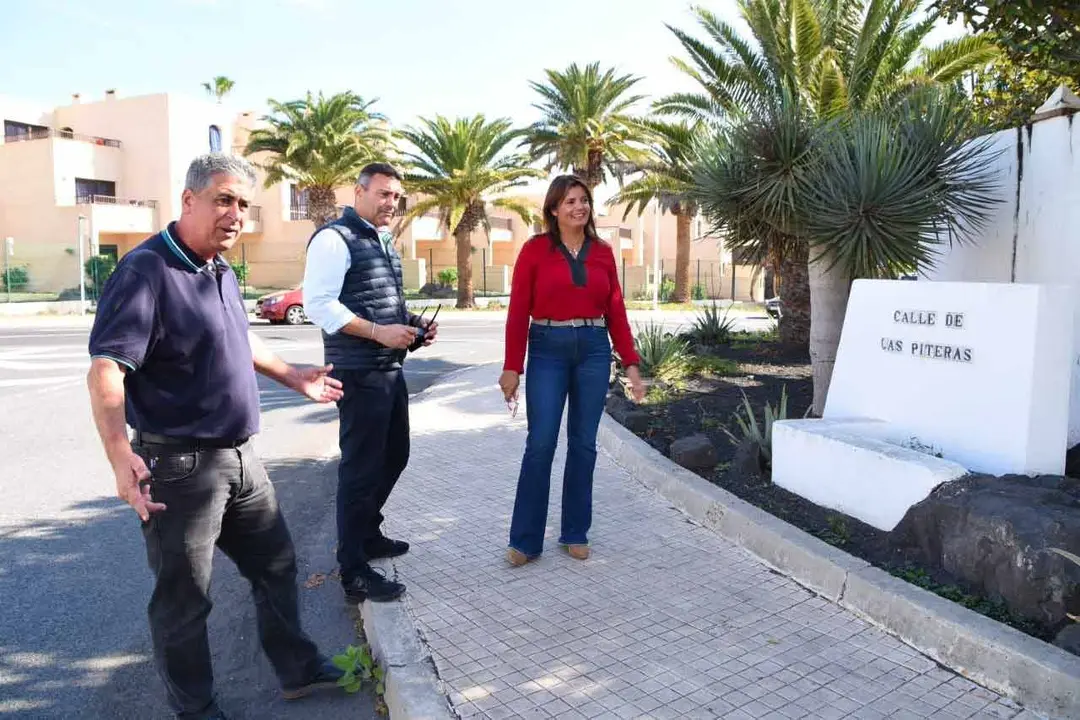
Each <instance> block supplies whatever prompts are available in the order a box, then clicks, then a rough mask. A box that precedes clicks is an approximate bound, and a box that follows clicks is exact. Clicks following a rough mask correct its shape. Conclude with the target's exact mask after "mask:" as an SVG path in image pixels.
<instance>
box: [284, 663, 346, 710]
mask: <svg viewBox="0 0 1080 720" xmlns="http://www.w3.org/2000/svg"><path fill="white" fill-rule="evenodd" d="M344 676H345V673H344V672H342V671H341V670H339V669H338V667H337V665H334V663H332V662H330V661H329V660H327V661H324V662H323V663H322V664H321V665H319V669H318V670H316V671H315V674H314V675H313V676H312V677H311V678H310V679H309V680H308V681H307V682H306V683H304V684H303V685H299V686H297V687H287V688H282V690H281V694H282V695H283V696H284V697H285V699H286V700H299V699H300V698H302V697H307V696H308V695H310V694H311V693H313V692H318V691H319V690H330V689H333V688H336V687H338V680H340V679H341V678H343V677H344Z"/></svg>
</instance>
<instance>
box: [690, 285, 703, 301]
mask: <svg viewBox="0 0 1080 720" xmlns="http://www.w3.org/2000/svg"><path fill="white" fill-rule="evenodd" d="M690 297H691V299H693V300H704V299H705V286H704V285H695V286H694V287H692V288H690Z"/></svg>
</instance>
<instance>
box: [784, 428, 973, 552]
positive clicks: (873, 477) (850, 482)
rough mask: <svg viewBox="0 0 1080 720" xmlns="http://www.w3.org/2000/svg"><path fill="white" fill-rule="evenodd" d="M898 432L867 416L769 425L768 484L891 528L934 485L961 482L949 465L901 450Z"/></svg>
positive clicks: (956, 469) (961, 473) (955, 468)
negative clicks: (771, 427) (770, 453)
mask: <svg viewBox="0 0 1080 720" xmlns="http://www.w3.org/2000/svg"><path fill="white" fill-rule="evenodd" d="M905 440H907V438H905V437H904V436H903V433H902V432H901V431H900V430H899V429H898V428H896V427H895V426H892V425H890V424H889V423H886V422H883V421H880V420H874V419H870V418H851V419H823V420H782V421H779V422H777V423H776V424H775V425H773V437H772V458H773V459H772V481H773V482H774V483H775V484H776V485H778V486H780V487H782V488H784V489H786V490H789V491H791V492H793V493H796V494H797V495H801V496H802V497H804V498H806V499H807V500H810V501H811V502H814V503H816V504H817V505H821V506H822V507H827V508H832V509H833V510H837V511H839V512H842V513H845V514H846V515H850V516H851V517H854V518H857V519H859V520H862V521H863V522H865V523H867V524H869V525H872V526H874V527H876V528H878V529H880V530H886V531H888V530H892V529H893V528H894V527H896V524H897V523H899V522H900V520H901V519H902V518H903V517H904V514H905V513H906V512H907V511H908V509H909V508H910V507H911V506H912V505H915V504H916V503H918V502H920V501H922V500H924V499H925V498H926V497H927V496H928V495H929V494H930V492H931V491H933V490H934V488H936V487H937V486H938V485H941V484H942V483H945V482H949V481H950V480H955V479H957V478H960V477H963V476H964V475H966V474H967V472H968V471H967V470H966V469H965V468H964V467H963V466H962V465H959V464H957V463H955V462H951V461H949V460H944V459H942V458H939V457H935V456H934V455H931V454H927V453H925V452H921V451H918V450H913V449H910V448H908V447H904V446H903V445H902V443H903V442H904V441H905Z"/></svg>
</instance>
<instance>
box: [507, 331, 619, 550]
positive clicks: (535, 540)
mask: <svg viewBox="0 0 1080 720" xmlns="http://www.w3.org/2000/svg"><path fill="white" fill-rule="evenodd" d="M610 371H611V342H610V341H609V340H608V334H607V329H606V328H602V327H569V326H567V327H549V326H544V325H533V326H532V327H530V328H529V356H528V362H527V364H526V367H525V410H526V416H527V418H528V423H529V433H528V438H527V439H526V441H525V456H524V458H522V461H521V472H520V473H519V475H518V485H517V497H516V498H515V500H514V515H513V518H512V520H511V522H510V547H512V548H514V549H516V550H518V551H520V552H522V553H524V554H525V555H527V556H529V557H535V556H537V555H539V554H540V553H541V552H542V551H543V549H544V527H545V525H546V524H547V511H548V497H549V495H550V489H551V464H552V461H553V460H554V457H555V447H556V445H557V443H558V439H559V428H560V426H561V425H562V415H563V407H564V406H566V404H567V400H568V399H569V407H570V410H569V413H568V414H567V421H566V435H567V450H566V468H565V470H564V471H563V491H562V526H561V529H560V533H559V542H560V543H562V544H564V545H578V544H581V545H584V544H587V543H588V533H589V526H590V525H591V524H592V489H593V469H594V468H595V467H596V431H597V428H598V427H599V426H600V416H601V415H602V414H603V412H604V402H605V400H606V398H607V391H608V381H609V378H610Z"/></svg>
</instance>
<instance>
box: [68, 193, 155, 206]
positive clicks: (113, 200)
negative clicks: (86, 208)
mask: <svg viewBox="0 0 1080 720" xmlns="http://www.w3.org/2000/svg"><path fill="white" fill-rule="evenodd" d="M75 202H76V203H77V204H79V205H128V206H130V207H144V208H156V207H157V200H133V199H131V198H118V197H113V196H112V195H77V196H76V197H75Z"/></svg>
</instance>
